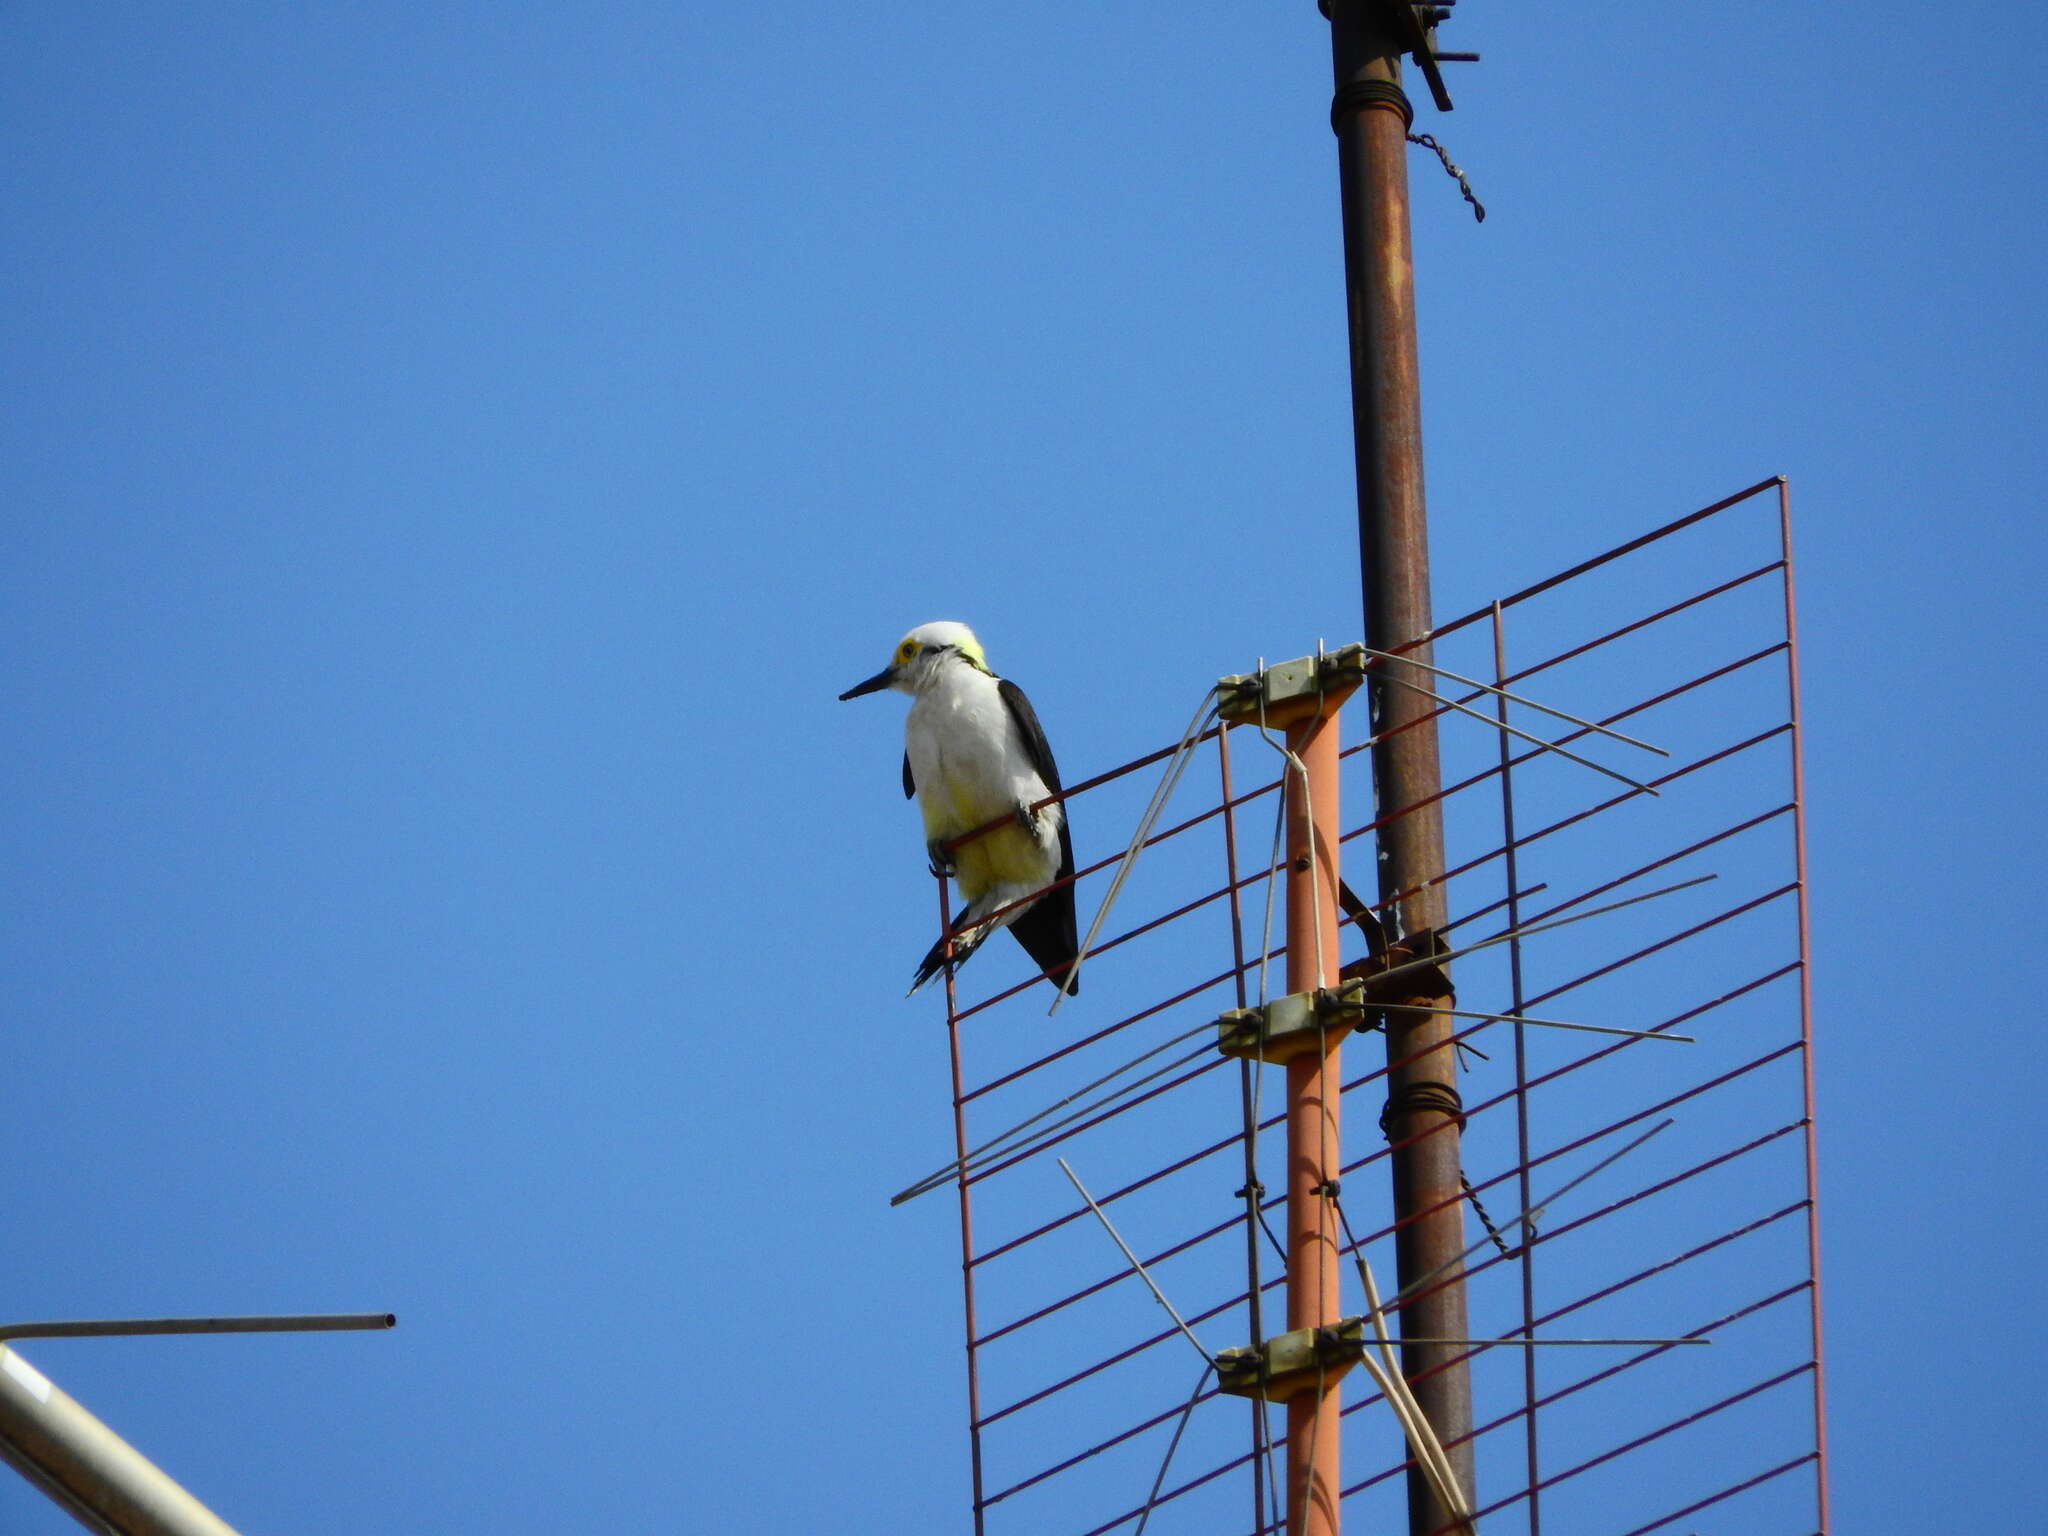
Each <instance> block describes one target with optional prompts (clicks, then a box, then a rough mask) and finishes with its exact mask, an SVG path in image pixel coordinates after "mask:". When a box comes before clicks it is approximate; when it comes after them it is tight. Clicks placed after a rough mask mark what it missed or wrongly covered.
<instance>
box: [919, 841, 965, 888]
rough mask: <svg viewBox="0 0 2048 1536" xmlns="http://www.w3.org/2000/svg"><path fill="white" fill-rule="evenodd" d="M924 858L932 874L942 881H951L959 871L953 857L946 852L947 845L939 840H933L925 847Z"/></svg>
mask: <svg viewBox="0 0 2048 1536" xmlns="http://www.w3.org/2000/svg"><path fill="white" fill-rule="evenodd" d="M924 856H925V861H926V863H927V864H928V865H929V867H930V869H931V872H932V873H933V874H934V875H936V876H937V877H938V878H939V879H941V880H945V879H949V878H950V877H951V876H952V875H954V874H955V873H956V872H957V870H958V866H957V865H955V864H954V863H953V860H952V857H951V855H949V854H948V853H947V852H946V845H945V843H944V842H943V841H941V840H940V839H938V838H933V839H932V840H931V841H930V842H928V843H926V844H925V845H924Z"/></svg>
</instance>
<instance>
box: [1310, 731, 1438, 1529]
mask: <svg viewBox="0 0 2048 1536" xmlns="http://www.w3.org/2000/svg"><path fill="white" fill-rule="evenodd" d="M1337 719H1338V717H1337V716H1336V715H1335V714H1328V715H1322V714H1319V715H1317V716H1315V717H1314V718H1311V719H1306V720H1303V721H1301V722H1299V723H1298V724H1294V725H1290V726H1289V727H1288V728H1287V747H1288V750H1289V751H1290V752H1292V753H1293V754H1294V756H1295V757H1296V758H1297V759H1298V760H1299V761H1300V763H1301V765H1302V767H1303V769H1304V770H1305V773H1296V772H1294V771H1293V769H1292V768H1291V767H1290V769H1289V771H1288V775H1287V990H1288V991H1289V992H1291V993H1292V992H1310V991H1313V990H1315V989H1316V988H1317V987H1333V986H1335V985H1337V982H1338V979H1339V978H1338V970H1339V966H1338V961H1337V848H1338V843H1337V833H1338V821H1337V740H1338V729H1337ZM1342 1052H1343V1037H1342V1035H1341V1034H1340V1033H1332V1034H1331V1035H1330V1036H1329V1037H1328V1038H1327V1039H1326V1040H1324V1041H1323V1042H1322V1043H1321V1045H1320V1046H1319V1048H1317V1049H1313V1050H1309V1051H1305V1052H1303V1053H1302V1054H1301V1055H1299V1056H1297V1057H1295V1058H1293V1059H1292V1060H1291V1061H1289V1062H1288V1063H1287V1327H1288V1329H1289V1330H1290V1331H1292V1330H1294V1329H1298V1328H1320V1327H1323V1326H1324V1325H1326V1324H1329V1323H1334V1322H1337V1321H1339V1320H1340V1319H1341V1318H1342V1316H1343V1296H1342V1292H1341V1291H1340V1290H1339V1272H1338V1263H1339V1257H1340V1242H1339V1234H1338V1231H1337V1215H1336V1210H1335V1207H1334V1206H1333V1205H1332V1204H1331V1202H1330V1199H1329V1197H1328V1194H1327V1192H1326V1189H1325V1186H1326V1184H1327V1183H1328V1181H1329V1180H1331V1179H1334V1178H1336V1177H1337V1173H1338V1170H1339V1169H1340V1168H1341V1167H1342V1166H1343V1160H1342V1157H1341V1154H1340V1151H1339V1141H1338V1135H1337V1115H1338V1110H1339V1109H1340V1108H1341V1096H1342V1088H1343V1083H1344V1074H1343V1070H1342V1063H1341V1060H1340V1058H1341V1056H1342ZM1460 1337H1462V1335H1460ZM1340 1392H1341V1382H1340V1373H1338V1372H1335V1371H1333V1372H1331V1373H1330V1375H1329V1377H1328V1379H1327V1380H1322V1381H1317V1382H1313V1383H1311V1384H1310V1385H1309V1386H1307V1387H1305V1388H1304V1389H1303V1390H1301V1391H1299V1392H1296V1393H1295V1394H1294V1396H1292V1397H1290V1398H1289V1399H1288V1400H1287V1530H1288V1536H1337V1530H1338V1526H1339V1519H1338V1510H1337V1499H1338V1491H1339V1489H1340V1488H1341V1487H1342V1486H1343V1484H1342V1481H1341V1479H1340V1478H1339V1476H1338V1472H1339V1466H1338V1439H1337V1430H1338V1425H1339V1423H1340V1420H1339V1417H1338V1414H1339V1409H1340V1408H1341V1407H1342V1402H1341V1398H1340Z"/></svg>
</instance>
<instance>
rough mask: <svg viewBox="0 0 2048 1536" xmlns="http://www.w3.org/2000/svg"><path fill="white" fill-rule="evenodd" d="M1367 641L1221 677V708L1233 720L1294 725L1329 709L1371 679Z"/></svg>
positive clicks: (1218, 684)
mask: <svg viewBox="0 0 2048 1536" xmlns="http://www.w3.org/2000/svg"><path fill="white" fill-rule="evenodd" d="M1365 660H1366V656H1365V647H1364V646H1363V645H1347V646H1345V647H1344V648H1343V649H1342V650H1336V651H1324V652H1322V653H1320V654H1318V655H1315V656H1300V657H1297V658H1295V659H1294V660H1293V661H1283V662H1279V663H1277V664H1275V665H1273V666H1270V667H1268V668H1266V669H1265V670H1264V671H1263V672H1243V673H1237V674H1234V675H1232V676H1230V677H1222V678H1218V679H1217V680H1216V698H1217V700H1218V704H1217V713H1218V714H1219V715H1221V716H1222V718H1223V719H1225V720H1228V721H1229V722H1230V723H1231V724H1233V725H1256V724H1259V723H1261V722H1263V723H1264V724H1266V725H1270V726H1288V725H1293V724H1295V723H1296V722H1297V721H1300V720H1306V719H1309V718H1311V717H1313V716H1315V715H1318V714H1325V713H1327V712H1329V711H1330V710H1333V709H1335V708H1336V707H1337V706H1338V705H1339V704H1342V703H1343V702H1344V700H1345V699H1347V698H1349V697H1350V696H1351V694H1352V692H1353V691H1354V690H1355V689H1356V688H1357V687H1358V685H1359V684H1361V683H1363V682H1364V681H1365Z"/></svg>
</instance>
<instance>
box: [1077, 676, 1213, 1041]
mask: <svg viewBox="0 0 2048 1536" xmlns="http://www.w3.org/2000/svg"><path fill="white" fill-rule="evenodd" d="M1215 698H1216V689H1215V686H1214V685H1213V684H1212V685H1211V686H1210V688H1209V691H1208V692H1207V693H1204V694H1203V695H1202V702H1201V703H1200V704H1198V705H1196V706H1195V713H1194V715H1193V716H1192V717H1191V718H1190V719H1189V721H1188V724H1187V729H1186V730H1184V731H1182V732H1181V735H1180V743H1179V745H1177V746H1176V747H1175V748H1174V749H1173V755H1172V757H1170V758H1169V759H1168V760H1167V764H1166V771H1165V772H1164V773H1162V774H1161V775H1160V776H1159V783H1158V785H1157V786H1156V787H1155V788H1154V789H1153V791H1152V800H1151V803H1150V804H1148V805H1147V806H1146V807H1145V814H1144V815H1142V816H1140V817H1139V818H1138V826H1137V829H1136V830H1135V831H1134V832H1133V833H1132V834H1131V841H1130V846H1129V847H1127V848H1125V849H1124V856H1123V860H1122V862H1121V863H1119V864H1118V865H1117V871H1116V874H1115V876H1113V877H1112V878H1111V880H1110V882H1109V889H1108V890H1106V891H1104V892H1103V893H1102V905H1101V906H1099V907H1097V908H1096V909H1095V921H1094V922H1092V923H1090V924H1089V925H1088V933H1087V936H1086V937H1085V938H1083V939H1082V940H1081V947H1080V949H1079V950H1077V951H1076V952H1075V954H1074V964H1073V970H1074V971H1075V972H1076V973H1078V972H1079V971H1080V969H1081V963H1082V961H1084V960H1086V959H1087V958H1088V952H1089V950H1091V949H1093V948H1094V947H1095V936H1096V935H1097V934H1098V933H1100V932H1102V925H1103V924H1104V923H1105V922H1107V921H1108V920H1109V909H1110V908H1111V907H1113V906H1114V905H1116V899H1117V897H1118V896H1119V895H1120V894H1121V893H1122V891H1123V888H1124V882H1125V881H1126V880H1128V879H1129V878H1130V877H1131V871H1132V870H1133V869H1136V868H1137V866H1138V852H1139V850H1140V849H1142V848H1143V847H1144V846H1145V840H1146V838H1148V837H1150V836H1151V835H1152V827H1153V824H1154V823H1155V822H1157V821H1158V820H1159V817H1160V815H1161V813H1162V812H1164V811H1165V809H1166V802H1167V801H1168V800H1170V799H1172V798H1173V792H1174V790H1175V789H1176V788H1177V787H1179V784H1180V779H1181V775H1182V774H1184V773H1186V772H1187V767H1188V762H1189V760H1190V759H1191V758H1193V756H1194V754H1195V745H1196V743H1197V742H1198V741H1199V740H1200V737H1201V733H1202V728H1203V727H1204V726H1205V725H1207V724H1208V722H1209V721H1210V720H1211V719H1212V718H1214V716H1215V714H1216V703H1215ZM1067 996H1068V993H1066V992H1065V991H1063V990H1061V989H1059V988H1054V990H1053V999H1052V1006H1051V1007H1050V1008H1048V1009H1046V1010H1045V1011H1046V1016H1047V1017H1051V1016H1052V1015H1053V1014H1055V1013H1057V1012H1059V1007H1060V1003H1061V1002H1062V1001H1063V1000H1064V999H1065V998H1066V997H1067Z"/></svg>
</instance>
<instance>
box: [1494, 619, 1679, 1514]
mask: <svg viewBox="0 0 2048 1536" xmlns="http://www.w3.org/2000/svg"><path fill="white" fill-rule="evenodd" d="M1507 673H1508V651H1507V626H1506V623H1505V622H1504V620H1503V618H1502V614H1501V606H1500V604H1499V603H1498V602H1496V603H1495V604H1494V605H1493V675H1494V677H1495V678H1496V679H1497V680H1498V681H1499V683H1500V684H1501V685H1502V686H1501V688H1500V691H1499V693H1498V694H1497V695H1496V697H1495V700H1494V706H1495V708H1496V710H1497V711H1498V712H1499V716H1500V721H1501V723H1502V724H1503V725H1505V724H1506V723H1507V718H1508V693H1507V689H1506V686H1505V684H1506V682H1507ZM1499 746H1500V820H1501V846H1502V847H1503V848H1504V849H1505V850H1506V854H1505V857H1504V859H1503V866H1502V879H1503V880H1504V882H1505V883H1506V886H1507V904H1508V931H1509V932H1510V933H1513V934H1515V935H1516V937H1515V938H1514V939H1513V940H1512V941H1511V942H1510V943H1509V945H1508V981H1509V996H1510V998H1511V1000H1512V1001H1511V1006H1512V1007H1513V1009H1514V1013H1515V1023H1514V1039H1515V1170H1516V1180H1515V1184H1516V1193H1517V1195H1518V1196H1519V1197H1520V1199H1521V1202H1522V1208H1523V1209H1524V1210H1527V1209H1529V1208H1530V1207H1531V1206H1533V1205H1534V1204H1535V1196H1534V1195H1533V1193H1532V1192H1531V1190H1530V1180H1529V1174H1530V1169H1529V1153H1530V1145H1531V1144H1530V1140H1529V1035H1528V1030H1527V1029H1525V1028H1524V1027H1523V1026H1524V1024H1525V1023H1526V1022H1527V1021H1526V1019H1525V1018H1524V1017H1523V1014H1522V1009H1523V1006H1524V1001H1525V999H1524V993H1523V987H1522V940H1521V935H1520V930H1521V927H1522V904H1521V888H1522V875H1521V868H1520V861H1519V858H1518V850H1517V848H1516V843H1515V788H1514V785H1515V774H1514V753H1513V752H1512V751H1511V750H1510V749H1509V747H1508V739H1507V736H1506V735H1505V734H1502V735H1501V737H1500V738H1499ZM1645 1034H1646V1037H1648V1033H1647V1032H1645ZM1650 1038H1654V1037H1650ZM1523 1230H1524V1233H1525V1234H1526V1233H1527V1230H1528V1229H1527V1228H1524V1229H1523ZM1517 1246H1518V1248H1519V1250H1520V1252H1521V1256H1522V1262H1521V1265H1520V1268H1521V1275H1520V1279H1521V1293H1522V1331H1523V1332H1524V1333H1528V1334H1533V1333H1535V1331H1536V1248H1535V1245H1534V1244H1533V1243H1526V1242H1525V1243H1521V1244H1518V1245H1517ZM1536 1397H1537V1391H1536V1356H1535V1355H1534V1354H1533V1353H1531V1354H1528V1355H1525V1356H1523V1357H1522V1403H1523V1406H1524V1407H1526V1408H1527V1409H1528V1413H1527V1414H1526V1415H1524V1417H1523V1433H1522V1455H1523V1464H1524V1467H1525V1468H1526V1471H1527V1474H1528V1479H1529V1487H1530V1488H1531V1489H1534V1488H1535V1487H1536V1485H1537V1484H1538V1483H1540V1482H1541V1481H1542V1480H1543V1469H1542V1461H1541V1458H1540V1456H1539V1454H1538V1445H1537V1440H1538V1437H1537V1433H1536ZM1529 1536H1543V1505H1542V1501H1541V1499H1540V1498H1539V1497H1538V1496H1537V1495H1536V1494H1535V1493H1533V1492H1532V1493H1531V1494H1530V1495H1529Z"/></svg>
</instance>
